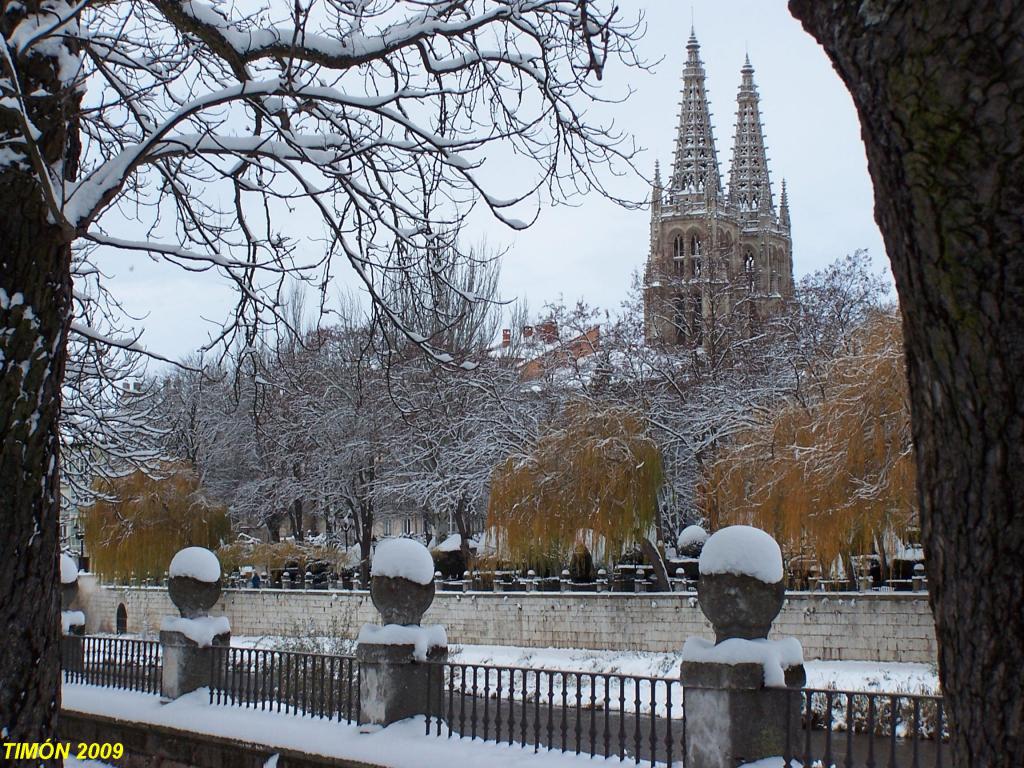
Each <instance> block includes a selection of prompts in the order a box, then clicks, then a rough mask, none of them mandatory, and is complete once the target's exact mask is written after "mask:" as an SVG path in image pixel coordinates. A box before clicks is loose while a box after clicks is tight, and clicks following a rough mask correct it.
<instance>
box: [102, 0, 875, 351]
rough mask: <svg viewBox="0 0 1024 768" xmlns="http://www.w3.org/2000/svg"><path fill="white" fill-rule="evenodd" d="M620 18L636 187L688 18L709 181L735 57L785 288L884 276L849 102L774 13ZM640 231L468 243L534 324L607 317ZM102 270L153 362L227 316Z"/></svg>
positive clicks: (674, 90) (683, 9)
mask: <svg viewBox="0 0 1024 768" xmlns="http://www.w3.org/2000/svg"><path fill="white" fill-rule="evenodd" d="M620 5H621V6H622V7H623V8H624V9H632V8H637V7H640V8H643V9H644V13H645V14H646V17H647V22H648V29H647V34H646V36H645V38H644V39H643V41H642V42H641V45H640V48H641V52H642V53H643V54H644V55H645V57H646V58H647V59H648V60H649V61H657V60H659V59H660V60H661V61H660V63H659V64H658V65H657V67H656V71H655V72H654V73H653V74H642V73H641V74H638V73H635V72H633V73H628V83H629V85H630V86H632V88H633V89H634V90H635V93H634V94H633V96H632V97H631V98H630V99H629V102H628V103H627V104H626V105H621V106H618V107H616V108H615V109H614V112H612V113H611V114H614V116H615V119H616V122H617V124H618V125H619V126H620V127H621V128H623V129H625V130H627V131H629V132H631V133H632V134H633V135H635V137H636V140H637V143H638V144H639V145H640V146H641V147H643V148H644V149H645V152H644V154H643V155H642V156H641V160H640V166H641V168H642V169H643V171H644V172H645V173H648V174H649V173H650V172H651V169H652V168H653V165H654V161H655V160H656V159H657V160H660V161H661V165H662V169H663V172H664V173H666V174H667V171H668V169H669V168H670V167H671V158H672V146H673V141H674V136H675V126H676V120H677V115H678V101H679V90H680V85H681V73H682V69H683V61H684V60H685V58H686V40H687V38H688V37H689V32H690V21H691V13H692V16H693V21H694V25H695V27H696V32H697V37H698V39H699V41H700V44H701V57H702V58H703V60H704V63H705V67H706V70H707V75H708V88H709V96H710V100H711V109H712V112H713V116H712V120H713V122H714V129H715V141H716V144H717V147H718V157H719V162H720V163H721V171H722V176H723V181H724V182H726V183H728V169H729V166H728V163H729V159H730V157H731V154H732V136H733V125H734V120H735V99H736V89H737V87H738V86H739V81H740V72H739V71H740V67H741V66H742V64H743V57H744V53H745V52H749V55H750V60H751V63H752V64H753V65H754V68H755V75H754V78H755V82H756V84H757V86H758V89H759V91H760V95H761V110H762V119H763V122H764V125H765V132H766V137H767V143H768V155H769V168H770V172H771V179H772V185H773V188H774V191H775V201H776V203H777V202H778V193H779V187H780V184H781V180H782V178H783V177H784V178H785V179H786V181H787V187H788V190H789V200H790V211H791V217H792V227H793V228H792V234H793V255H794V272H795V274H796V276H797V277H799V276H801V275H803V274H805V273H807V272H810V271H813V270H815V269H818V268H820V267H822V266H824V265H825V264H827V263H828V262H830V261H832V260H834V259H836V258H838V257H840V256H842V255H844V254H846V253H850V252H852V251H854V250H856V249H858V248H866V249H868V250H869V252H870V253H871V255H872V256H873V259H874V262H875V264H876V265H877V266H878V267H879V268H880V269H886V270H887V269H888V263H887V260H886V258H885V252H884V248H883V246H882V239H881V235H880V234H879V231H878V228H877V226H876V225H875V222H874V217H873V213H872V208H873V201H872V190H871V184H870V179H869V177H868V173H867V162H866V159H865V156H864V147H863V143H862V142H861V139H860V129H859V126H858V123H857V117H856V113H855V111H854V108H853V102H852V100H851V99H850V96H849V94H848V93H847V91H846V89H845V87H844V86H843V84H842V83H841V81H840V80H839V78H838V76H837V75H836V74H835V73H834V72H833V70H832V68H831V66H830V64H829V62H828V60H827V58H826V56H825V54H824V52H823V51H822V50H821V48H820V47H819V46H818V45H817V43H815V42H814V41H813V40H812V39H811V37H810V36H808V35H807V34H806V33H804V32H803V30H802V29H801V27H800V25H799V24H798V23H797V22H796V21H794V20H793V19H792V18H791V17H790V15H789V13H788V12H787V10H786V3H785V2H784V1H783V0H695V2H693V3H692V4H691V3H689V2H681V1H677V0H647V2H634V1H633V0H626V1H624V2H620ZM627 12H629V11H628V10H627ZM623 74H624V73H622V72H618V73H617V72H615V71H612V72H610V73H608V77H607V80H608V87H609V89H610V90H611V92H613V93H615V92H621V90H622V87H623V85H624V84H625V82H626V80H627V78H624V77H623ZM621 184H622V192H623V193H624V196H628V197H630V198H633V199H642V198H645V197H646V194H647V192H646V189H645V183H644V181H643V180H642V179H640V178H634V179H623V180H622V182H621ZM648 222H649V218H648V213H647V212H646V211H628V210H623V209H620V208H618V207H616V206H615V205H613V204H612V203H610V202H608V201H606V200H604V199H603V198H600V197H598V196H590V197H587V198H586V199H583V200H579V201H577V204H576V206H575V207H566V206H560V207H557V208H548V209H546V210H543V211H542V212H541V216H540V219H539V221H538V222H537V223H536V224H535V225H534V227H533V228H532V229H530V230H528V231H526V232H519V233H516V232H512V231H510V230H508V229H505V228H503V227H500V226H498V225H497V224H495V223H493V222H487V223H484V222H482V221H477V223H476V230H475V231H473V232H470V233H469V238H470V239H471V240H476V239H478V238H480V237H481V236H486V239H487V240H488V242H489V243H490V244H491V245H501V246H506V247H508V249H509V252H508V255H507V256H506V258H505V260H504V262H503V265H502V295H503V297H504V298H509V299H511V298H517V297H525V298H526V299H527V300H528V301H529V304H530V306H531V308H532V309H533V310H534V312H539V311H540V310H541V309H542V307H543V305H544V303H545V302H548V301H553V300H556V299H557V298H558V297H559V296H560V295H562V296H564V298H565V300H566V301H568V302H575V301H576V300H577V299H583V300H585V301H586V302H587V303H589V304H592V305H597V306H601V307H615V306H617V305H618V304H619V302H620V301H622V299H623V298H624V297H625V295H626V291H627V288H628V286H629V282H630V277H631V274H632V273H633V271H634V270H637V269H642V268H643V264H644V261H645V259H646V257H647V246H648ZM135 258H139V257H135ZM108 269H109V270H110V271H111V272H113V274H112V278H113V281H112V284H113V286H114V288H115V290H116V292H117V294H118V295H119V296H120V297H121V298H122V299H123V300H124V301H125V304H126V307H127V309H128V310H129V311H131V312H132V313H133V314H134V315H136V316H140V317H141V316H144V315H145V319H144V321H143V322H142V323H141V325H142V326H143V327H144V328H145V335H144V337H143V341H144V343H145V344H146V346H148V347H149V348H150V349H153V350H155V351H157V352H159V353H160V354H163V355H167V356H170V357H180V356H182V355H185V354H187V353H188V352H190V351H191V350H193V349H195V348H196V347H197V346H199V345H200V344H201V343H203V341H205V339H206V337H207V334H208V332H209V327H210V326H209V321H211V320H216V321H218V323H219V321H220V320H221V319H222V318H223V317H224V316H225V314H226V313H227V312H228V310H229V308H230V303H231V298H232V297H231V294H230V291H229V289H227V288H226V287H224V286H222V285H217V284H216V283H215V281H212V280H209V279H206V277H205V276H196V275H190V274H188V273H185V272H181V271H176V270H168V269H164V270H161V271H160V272H159V275H157V274H156V273H155V272H154V269H153V267H152V266H151V265H149V264H145V263H139V262H135V263H131V262H129V261H127V260H121V259H118V260H117V261H116V262H115V263H114V264H113V265H110V266H109V267H108ZM342 277H343V279H345V280H348V279H349V278H350V275H348V274H344V275H343V276H342Z"/></svg>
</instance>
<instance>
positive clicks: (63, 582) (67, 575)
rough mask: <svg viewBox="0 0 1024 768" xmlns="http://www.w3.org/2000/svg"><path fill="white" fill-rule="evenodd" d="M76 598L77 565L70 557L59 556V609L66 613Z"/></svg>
mask: <svg viewBox="0 0 1024 768" xmlns="http://www.w3.org/2000/svg"><path fill="white" fill-rule="evenodd" d="M77 596H78V563H76V562H75V559H74V558H73V557H71V555H67V554H62V555H61V556H60V608H61V610H62V611H67V610H69V609H70V608H71V603H73V602H74V600H75V598H76V597H77Z"/></svg>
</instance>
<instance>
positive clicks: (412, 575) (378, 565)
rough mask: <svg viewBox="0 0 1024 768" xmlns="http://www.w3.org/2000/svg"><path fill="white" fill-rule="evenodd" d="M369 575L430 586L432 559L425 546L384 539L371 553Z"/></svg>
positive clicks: (432, 569)
mask: <svg viewBox="0 0 1024 768" xmlns="http://www.w3.org/2000/svg"><path fill="white" fill-rule="evenodd" d="M370 575H371V576H383V577H386V578H391V579H408V580H409V581H413V582H416V583H417V584H432V583H433V582H434V558H432V557H431V556H430V551H429V550H428V549H427V548H426V547H425V546H423V545H422V544H420V543H419V542H418V541H415V540H414V539H384V541H382V542H380V543H379V544H377V549H376V551H375V552H374V553H373V560H372V561H371V563H370Z"/></svg>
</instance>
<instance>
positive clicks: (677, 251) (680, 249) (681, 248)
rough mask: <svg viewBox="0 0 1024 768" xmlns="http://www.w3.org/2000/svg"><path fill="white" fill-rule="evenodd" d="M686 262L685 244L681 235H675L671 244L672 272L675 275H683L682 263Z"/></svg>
mask: <svg viewBox="0 0 1024 768" xmlns="http://www.w3.org/2000/svg"><path fill="white" fill-rule="evenodd" d="M685 260H686V244H685V242H684V240H683V236H682V235H676V239H675V240H674V241H673V243H672V263H673V270H674V272H675V273H676V274H677V275H681V274H683V263H684V262H685Z"/></svg>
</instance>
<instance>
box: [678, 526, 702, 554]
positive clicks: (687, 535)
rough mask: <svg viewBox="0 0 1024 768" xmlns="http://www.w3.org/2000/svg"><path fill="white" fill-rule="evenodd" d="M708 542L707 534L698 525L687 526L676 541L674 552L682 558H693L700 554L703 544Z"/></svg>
mask: <svg viewBox="0 0 1024 768" xmlns="http://www.w3.org/2000/svg"><path fill="white" fill-rule="evenodd" d="M707 540H708V532H707V531H705V530H704V529H703V528H701V527H700V526H699V525H688V526H686V527H685V528H683V530H682V531H681V532H680V533H679V537H678V538H677V539H676V552H678V553H679V554H680V555H682V556H686V557H693V556H695V555H698V554H700V550H701V548H702V547H703V546H704V542H705V541H707Z"/></svg>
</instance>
